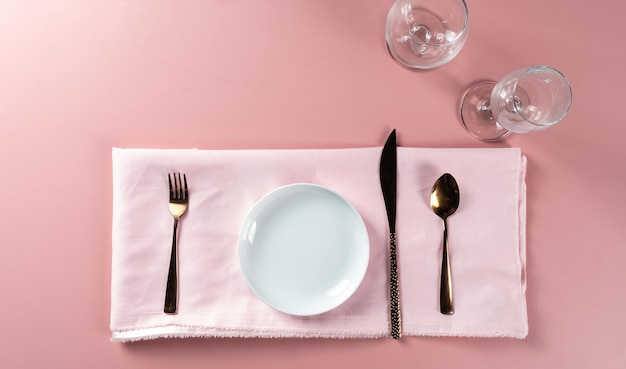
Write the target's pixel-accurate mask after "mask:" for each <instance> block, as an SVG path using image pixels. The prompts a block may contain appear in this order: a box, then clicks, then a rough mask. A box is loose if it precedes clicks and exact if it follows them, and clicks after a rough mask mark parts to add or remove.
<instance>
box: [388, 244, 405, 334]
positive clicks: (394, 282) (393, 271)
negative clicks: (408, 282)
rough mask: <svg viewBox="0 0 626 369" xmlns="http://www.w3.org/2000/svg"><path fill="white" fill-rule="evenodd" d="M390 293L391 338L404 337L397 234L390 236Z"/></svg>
mask: <svg viewBox="0 0 626 369" xmlns="http://www.w3.org/2000/svg"><path fill="white" fill-rule="evenodd" d="M389 238H390V242H389V263H390V265H389V273H390V275H389V287H390V289H389V291H390V300H391V304H390V307H391V337H393V338H394V339H399V338H400V337H401V336H402V318H401V316H400V289H399V288H398V256H397V252H396V234H395V233H391V234H390V235H389Z"/></svg>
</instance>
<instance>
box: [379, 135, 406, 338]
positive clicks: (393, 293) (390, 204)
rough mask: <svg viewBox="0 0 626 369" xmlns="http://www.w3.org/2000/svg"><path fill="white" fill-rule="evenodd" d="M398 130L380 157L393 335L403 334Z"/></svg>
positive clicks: (389, 139) (386, 144) (395, 336)
mask: <svg viewBox="0 0 626 369" xmlns="http://www.w3.org/2000/svg"><path fill="white" fill-rule="evenodd" d="M397 168H398V159H397V152H396V130H395V129H394V130H393V131H392V132H391V134H390V135H389V138H387V142H385V146H384V147H383V152H382V155H381V157H380V186H381V188H382V191H383V198H384V199H385V208H386V209H387V221H388V222H389V266H390V268H389V274H390V275H389V287H390V288H389V291H390V292H389V297H390V310H391V337H393V338H395V339H399V338H400V337H401V336H402V319H401V316H400V291H399V287H398V257H397V254H396V194H397V178H396V175H397Z"/></svg>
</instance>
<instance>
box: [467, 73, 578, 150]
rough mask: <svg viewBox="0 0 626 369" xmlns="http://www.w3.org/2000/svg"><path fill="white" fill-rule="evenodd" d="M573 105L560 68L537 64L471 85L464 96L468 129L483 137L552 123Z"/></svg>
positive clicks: (492, 137)
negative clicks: (494, 79) (497, 79)
mask: <svg viewBox="0 0 626 369" xmlns="http://www.w3.org/2000/svg"><path fill="white" fill-rule="evenodd" d="M571 105H572V88H571V86H570V84H569V82H568V80H567V78H565V76H564V75H563V74H562V73H561V72H559V71H558V70H556V69H554V68H551V67H547V66H538V67H530V68H525V69H520V70H516V71H514V72H511V73H509V74H507V75H506V76H505V77H504V78H502V79H501V80H500V81H498V82H497V83H496V82H491V81H489V82H481V83H478V84H476V85H474V86H472V87H471V88H470V89H469V90H468V91H467V92H466V93H465V95H464V96H463V98H462V99H461V105H460V115H461V122H462V123H463V126H464V127H465V129H466V130H467V131H468V132H469V133H470V134H471V135H472V136H474V137H476V138H478V139H479V140H482V141H498V140H501V139H503V138H505V137H506V136H508V135H509V134H510V133H511V132H515V133H529V132H534V131H540V130H543V129H546V128H548V127H550V126H551V125H553V124H555V123H557V122H558V121H560V120H561V119H563V118H564V117H565V115H566V114H567V112H568V111H569V109H570V106H571Z"/></svg>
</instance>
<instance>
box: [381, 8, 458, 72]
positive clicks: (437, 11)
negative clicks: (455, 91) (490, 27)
mask: <svg viewBox="0 0 626 369" xmlns="http://www.w3.org/2000/svg"><path fill="white" fill-rule="evenodd" d="M468 27H469V18H468V12H467V5H466V4H465V1H464V0H396V2H395V3H394V4H393V5H392V6H391V9H389V13H388V14H387V24H386V39H387V48H388V49H389V53H390V54H391V56H392V57H393V58H394V59H395V60H396V61H397V62H398V63H399V64H400V65H402V66H404V67H406V68H409V69H430V68H436V67H439V66H441V65H443V64H445V63H447V62H449V61H450V60H452V58H454V57H455V56H456V55H457V54H458V53H459V51H461V48H462V47H463V45H464V44H465V41H466V40H467V34H468V31H469V29H468Z"/></svg>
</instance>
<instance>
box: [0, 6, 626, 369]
mask: <svg viewBox="0 0 626 369" xmlns="http://www.w3.org/2000/svg"><path fill="white" fill-rule="evenodd" d="M391 4H392V0H384V1H357V0H350V1H347V0H346V1H337V0H292V1H278V0H256V1H253V0H241V1H157V0H152V1H132V0H128V1H113V0H111V1H104V0H100V1H96V0H57V1H43V0H41V1H36V0H32V1H23V0H5V1H2V2H0V50H1V51H2V53H1V55H0V140H1V141H0V158H1V159H0V173H2V181H1V182H0V183H1V184H0V191H1V192H2V194H3V200H2V208H3V210H2V211H1V212H0V224H2V231H1V233H0V245H1V247H2V250H3V255H2V258H1V261H0V266H1V268H0V291H1V295H0V296H1V302H0V327H2V331H3V332H2V334H1V338H0V367H2V368H43V367H55V368H56V367H58V368H61V367H62V368H84V367H90V368H150V369H158V368H172V367H173V366H176V367H184V368H187V369H191V368H207V367H220V368H228V367H234V368H243V367H259V368H270V367H272V368H293V367H298V368H318V367H331V366H340V365H341V366H344V365H351V366H352V365H354V366H355V367H359V366H360V367H364V368H365V367H377V368H380V367H393V366H394V365H395V367H398V366H399V365H404V366H406V365H410V366H411V367H418V366H419V367H428V368H451V367H455V366H456V367H463V368H500V367H506V368H556V367H563V368H624V367H626V353H625V351H624V346H625V344H626V333H624V331H625V328H624V318H623V314H624V311H625V310H626V296H625V287H624V282H625V280H626V244H625V243H626V242H625V241H626V237H625V236H624V226H623V222H624V218H625V217H624V215H625V214H624V208H625V207H626V196H625V195H624V194H623V192H624V190H626V189H625V186H624V185H625V184H626V162H625V157H626V146H625V145H624V143H623V137H624V134H625V133H626V126H625V125H624V118H623V107H624V104H625V103H624V98H623V96H624V93H623V92H622V91H621V90H623V88H624V86H626V72H625V70H624V68H625V67H624V66H625V65H626V55H625V54H626V48H625V47H624V46H623V40H624V38H623V34H624V32H623V24H624V14H625V11H626V3H624V2H619V1H613V0H596V1H593V2H592V3H589V2H587V1H566V0H528V1H497V0H481V1H471V0H470V1H468V6H469V9H470V17H471V34H470V37H469V40H468V42H467V44H466V46H465V48H464V49H463V51H461V53H460V54H459V56H458V57H457V58H456V59H455V60H453V61H452V62H451V63H449V64H447V65H445V66H443V67H441V68H439V69H436V70H432V71H422V72H412V71H408V70H405V69H403V68H402V67H400V66H398V65H397V64H395V62H394V61H393V60H392V59H391V58H390V57H389V55H388V54H387V51H386V49H385V42H384V23H385V18H386V14H387V11H388V9H389V7H390V6H391ZM590 4H592V5H593V7H590ZM538 64H545V65H550V66H553V67H555V68H557V69H559V70H561V71H562V72H563V73H564V74H565V75H566V76H567V77H568V78H569V79H570V81H571V83H572V86H573V90H574V105H573V107H572V110H571V112H570V114H569V115H568V116H567V117H566V118H565V120H564V121H563V122H561V123H559V124H558V125H557V126H555V127H552V128H550V129H548V130H546V131H543V132H540V133H535V134H530V135H516V136H511V137H510V138H508V139H507V140H506V141H504V142H501V143H498V144H485V143H481V142H479V141H476V140H475V139H473V138H471V137H470V136H469V135H467V134H466V133H465V132H464V131H463V129H462V128H461V126H460V124H459V122H458V118H457V112H456V107H457V104H458V100H459V97H460V96H461V94H462V93H463V91H464V90H465V88H467V87H468V86H469V85H470V84H471V83H472V82H475V81H477V80H481V79H498V78H500V77H502V76H503V75H504V74H506V73H508V72H509V71H512V70H514V69H518V68H521V67H526V66H531V65H538ZM392 127H395V128H397V129H398V139H399V144H400V145H402V146H413V147H509V146H516V147H521V148H522V151H523V152H524V153H525V154H526V155H527V156H528V160H529V168H528V178H527V183H528V270H527V271H528V296H527V297H528V311H529V325H530V333H529V335H528V338H527V339H525V340H512V339H469V338H411V337H409V338H405V339H403V340H401V341H399V342H397V341H393V340H391V339H380V340H314V339H293V340H292V339H279V340H270V339H190V340H157V341H150V342H140V343H134V344H113V343H110V342H109V338H110V331H109V329H108V324H109V305H110V275H111V147H113V146H119V147H155V148H166V147H172V148H174V147H175V148H186V147H198V148H206V149H221V148H224V149H225V148H229V149H230V148H338V147H367V146H380V145H382V143H383V142H384V139H385V137H386V136H387V134H388V133H389V130H390V129H391V128H392Z"/></svg>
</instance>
